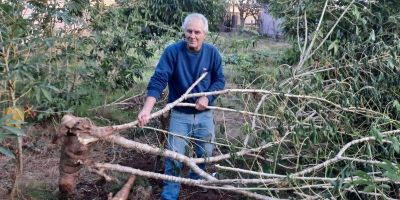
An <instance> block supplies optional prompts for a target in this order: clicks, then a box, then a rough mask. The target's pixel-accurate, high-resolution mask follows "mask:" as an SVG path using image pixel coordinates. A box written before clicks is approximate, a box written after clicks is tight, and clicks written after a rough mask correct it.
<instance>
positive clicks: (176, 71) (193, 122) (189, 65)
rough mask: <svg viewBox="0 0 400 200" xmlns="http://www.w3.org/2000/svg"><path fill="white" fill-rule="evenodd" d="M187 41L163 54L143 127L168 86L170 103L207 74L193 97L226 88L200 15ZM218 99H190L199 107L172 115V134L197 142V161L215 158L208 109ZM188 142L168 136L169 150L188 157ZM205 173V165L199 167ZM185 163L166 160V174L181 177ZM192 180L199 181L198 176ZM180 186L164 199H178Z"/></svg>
mask: <svg viewBox="0 0 400 200" xmlns="http://www.w3.org/2000/svg"><path fill="white" fill-rule="evenodd" d="M182 28H183V31H184V32H185V39H184V40H183V41H178V42H176V43H174V44H172V45H170V46H168V47H167V48H166V49H165V50H164V53H163V54H162V56H161V58H160V60H159V63H158V64H157V68H156V70H155V72H154V74H153V76H152V77H151V79H150V82H149V84H148V86H147V98H146V101H145V104H144V106H143V109H142V111H141V112H140V113H139V115H138V120H139V126H143V125H145V124H147V123H148V122H149V119H150V112H151V110H152V109H153V106H154V104H155V103H156V100H158V99H159V98H160V96H161V93H162V91H163V90H164V88H165V87H166V85H167V84H168V89H169V96H168V102H173V101H175V100H176V99H178V98H179V97H180V96H182V95H183V94H184V93H185V92H186V90H187V89H188V88H189V87H190V86H191V85H192V84H193V83H194V82H195V81H196V80H197V79H198V78H199V77H200V76H201V75H202V74H203V73H204V72H208V74H207V76H206V77H205V78H204V79H203V80H202V81H201V82H200V83H199V84H198V85H197V86H196V87H195V88H194V89H193V90H192V92H193V93H197V92H209V91H216V90H221V89H223V88H224V86H225V78H224V74H223V68H222V59H221V55H220V54H219V52H218V50H217V49H216V48H215V47H214V46H212V45H211V44H207V43H204V39H205V37H206V34H207V33H208V20H207V19H206V18H205V17H204V16H203V15H202V14H198V13H193V14H190V15H188V16H187V17H186V18H185V20H184V22H183V24H182ZM215 98H216V97H215V96H202V97H199V98H192V99H187V100H186V101H185V102H188V103H195V104H196V106H195V107H194V108H192V107H175V108H173V109H172V111H171V115H170V116H171V117H170V123H169V131H170V132H172V133H175V134H178V135H182V136H190V137H194V138H197V139H200V140H202V141H196V142H195V145H194V148H195V149H194V150H195V153H196V156H197V157H207V156H211V154H212V151H213V148H214V146H213V145H212V144H211V143H208V142H213V141H214V138H215V135H214V121H213V112H212V111H211V110H208V109H207V106H209V105H210V104H212V103H213V101H214V100H215ZM187 143H188V141H187V140H186V139H184V138H182V137H177V136H173V135H169V136H168V146H167V148H168V149H169V150H172V151H175V152H178V153H181V154H184V153H185V147H186V145H187ZM199 167H200V168H202V169H204V164H200V165H199ZM181 168H182V163H181V162H178V161H176V160H173V159H166V160H165V174H167V175H173V176H180V174H181ZM189 176H190V178H193V179H199V178H200V177H199V176H198V175H197V174H195V173H194V172H189ZM179 190H180V184H179V183H175V182H170V181H165V182H164V188H163V192H162V194H161V199H168V200H169V199H178V196H179Z"/></svg>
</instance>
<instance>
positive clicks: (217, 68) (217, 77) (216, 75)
mask: <svg viewBox="0 0 400 200" xmlns="http://www.w3.org/2000/svg"><path fill="white" fill-rule="evenodd" d="M213 64H214V66H213V68H212V71H211V85H210V87H209V88H208V89H207V92H212V91H218V90H223V89H224V87H225V76H224V71H223V63H222V58H221V55H220V54H219V52H218V51H216V52H215V57H214V63H213ZM216 98H217V96H216V95H212V96H208V100H209V104H212V103H213V102H214V100H215V99H216Z"/></svg>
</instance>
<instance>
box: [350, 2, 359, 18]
mask: <svg viewBox="0 0 400 200" xmlns="http://www.w3.org/2000/svg"><path fill="white" fill-rule="evenodd" d="M352 13H353V15H354V16H355V17H356V20H359V19H360V12H359V11H358V8H357V6H356V5H354V9H353V11H352Z"/></svg>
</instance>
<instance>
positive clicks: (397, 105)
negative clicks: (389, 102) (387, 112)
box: [393, 100, 400, 114]
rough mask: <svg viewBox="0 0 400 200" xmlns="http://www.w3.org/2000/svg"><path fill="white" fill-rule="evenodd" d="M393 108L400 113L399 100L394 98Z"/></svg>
mask: <svg viewBox="0 0 400 200" xmlns="http://www.w3.org/2000/svg"><path fill="white" fill-rule="evenodd" d="M393 108H395V110H396V113H397V114H400V103H399V101H397V100H394V102H393Z"/></svg>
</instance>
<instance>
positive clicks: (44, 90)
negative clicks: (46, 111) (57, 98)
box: [40, 88, 53, 101]
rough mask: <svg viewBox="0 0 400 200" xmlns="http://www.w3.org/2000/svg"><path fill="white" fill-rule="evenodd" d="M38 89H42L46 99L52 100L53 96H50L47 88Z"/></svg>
mask: <svg viewBox="0 0 400 200" xmlns="http://www.w3.org/2000/svg"><path fill="white" fill-rule="evenodd" d="M40 90H41V91H42V93H43V95H44V97H46V99H47V100H48V101H52V100H53V98H51V94H50V92H49V91H47V90H46V89H44V88H40Z"/></svg>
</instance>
